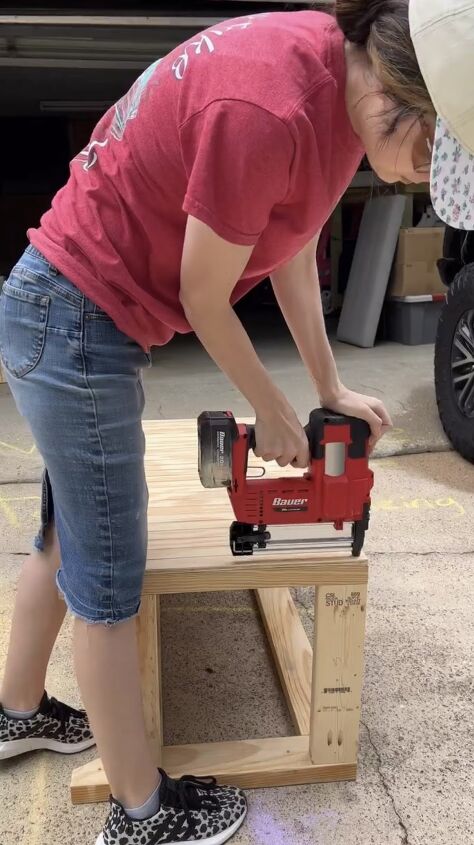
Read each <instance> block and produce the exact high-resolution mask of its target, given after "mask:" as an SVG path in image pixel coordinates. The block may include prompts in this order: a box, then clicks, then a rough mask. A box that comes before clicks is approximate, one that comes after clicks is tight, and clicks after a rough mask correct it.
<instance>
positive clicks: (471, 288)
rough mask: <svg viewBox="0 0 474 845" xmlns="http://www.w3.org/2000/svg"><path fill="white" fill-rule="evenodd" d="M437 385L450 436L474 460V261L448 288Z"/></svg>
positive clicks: (438, 340) (438, 342) (439, 335)
mask: <svg viewBox="0 0 474 845" xmlns="http://www.w3.org/2000/svg"><path fill="white" fill-rule="evenodd" d="M435 386H436V401H437V403H438V410H439V415H440V418H441V422H442V425H443V428H444V430H445V432H446V435H447V437H448V438H449V440H450V441H451V443H452V444H453V446H454V448H455V449H456V451H457V452H459V454H460V455H462V456H463V458H466V460H467V461H470V462H471V463H474V264H469V265H468V266H466V267H464V268H463V269H462V270H461V272H460V273H459V274H458V275H457V276H456V278H455V280H454V282H453V284H452V285H451V287H450V288H449V292H448V296H447V301H446V305H445V306H444V308H443V311H442V312H441V317H440V321H439V325H438V333H437V337H436V346H435Z"/></svg>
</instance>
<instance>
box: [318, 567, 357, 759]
mask: <svg viewBox="0 0 474 845" xmlns="http://www.w3.org/2000/svg"><path fill="white" fill-rule="evenodd" d="M366 605H367V587H366V586H365V585H361V584H357V585H355V586H344V587H341V586H340V585H334V586H321V587H317V588H316V596H315V622H314V648H313V684H312V696H311V726H310V741H309V753H310V757H311V760H312V762H313V763H314V764H318V765H321V764H324V763H325V764H331V763H356V762H357V751H358V743H359V721H360V707H361V694H362V681H363V670H364V634H365V617H366Z"/></svg>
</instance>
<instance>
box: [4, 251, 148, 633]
mask: <svg viewBox="0 0 474 845" xmlns="http://www.w3.org/2000/svg"><path fill="white" fill-rule="evenodd" d="M0 355H1V358H2V361H3V366H4V368H5V370H6V374H7V379H8V383H9V385H10V388H11V391H12V393H13V396H14V398H15V402H16V404H17V407H18V410H19V411H20V413H21V414H22V415H23V416H24V417H25V418H26V420H27V421H28V423H29V426H30V428H31V431H32V434H33V438H34V441H35V443H36V446H37V448H38V450H39V452H40V453H41V455H42V458H43V460H44V464H45V473H44V478H43V489H42V499H41V529H40V533H39V534H38V536H37V538H36V540H35V545H36V547H37V548H38V549H39V550H43V547H44V537H45V531H46V528H47V526H48V524H49V523H51V522H53V521H54V524H55V527H56V530H57V533H58V537H59V544H60V550H61V567H60V570H59V572H58V575H57V581H58V586H59V589H60V591H61V593H62V594H63V596H64V598H65V601H66V603H67V605H68V607H69V609H70V610H71V612H72V613H73V614H74V615H75V616H77V617H79V618H81V619H83V620H85V621H87V622H91V623H95V622H97V623H105V624H113V623H116V622H121V621H123V620H125V619H128V618H130V617H132V616H134V615H135V614H136V613H137V611H138V608H139V605H140V596H141V588H142V581H143V574H144V570H145V562H146V549H147V506H148V491H147V486H146V481H145V472H144V452H145V440H144V435H143V431H142V425H141V417H142V412H143V407H144V395H143V387H142V380H141V372H142V368H144V367H148V366H150V358H149V356H148V355H147V354H146V353H145V352H144V351H143V349H141V347H140V346H139V345H138V344H137V343H136V342H135V341H134V340H132V339H131V338H129V337H127V335H125V334H123V333H122V332H121V331H119V330H118V328H117V327H116V325H115V323H114V322H113V321H112V320H111V319H110V317H108V316H107V314H106V313H105V312H104V311H102V310H101V309H100V308H99V307H98V306H97V305H95V304H94V303H93V302H91V301H90V300H88V299H87V298H86V297H85V296H84V295H83V294H82V293H81V292H80V291H79V290H78V288H76V287H75V286H74V285H73V284H72V283H71V282H70V281H68V279H66V278H65V277H64V276H62V275H61V273H59V272H58V270H57V269H56V268H55V267H54V266H53V265H52V264H50V263H49V262H48V261H47V260H46V259H45V258H44V257H43V256H42V255H41V253H40V252H38V250H36V249H35V248H34V247H31V246H30V247H28V249H27V250H26V252H25V253H24V255H23V257H22V258H21V260H20V261H19V263H18V264H17V265H16V267H15V268H14V269H13V271H12V273H11V276H10V277H9V279H8V281H7V282H6V283H5V284H4V287H3V291H2V295H1V297H0Z"/></svg>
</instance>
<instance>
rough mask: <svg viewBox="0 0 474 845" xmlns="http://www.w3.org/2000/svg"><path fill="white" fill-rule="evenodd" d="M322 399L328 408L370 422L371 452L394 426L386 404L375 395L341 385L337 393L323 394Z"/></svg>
mask: <svg viewBox="0 0 474 845" xmlns="http://www.w3.org/2000/svg"><path fill="white" fill-rule="evenodd" d="M320 399H321V404H322V405H323V406H324V407H325V408H328V410H330V411H335V412H336V413H338V414H345V415H346V416H349V417H358V418H359V419H361V420H365V421H366V422H367V423H368V424H369V426H370V430H371V436H370V440H369V451H370V452H372V451H373V449H374V447H375V444H376V443H377V441H378V440H380V438H381V437H383V435H384V434H385V432H386V431H388V430H389V429H390V428H392V420H391V419H390V415H389V413H388V411H387V409H386V407H385V405H384V404H383V402H382V401H381V400H380V399H376V398H375V397H374V396H364V395H363V394H362V393H355V391H353V390H349V389H348V388H347V387H344V385H341V386H340V388H339V390H338V392H337V393H336V394H334V395H332V396H330V397H328V398H325V397H324V396H321V397H320Z"/></svg>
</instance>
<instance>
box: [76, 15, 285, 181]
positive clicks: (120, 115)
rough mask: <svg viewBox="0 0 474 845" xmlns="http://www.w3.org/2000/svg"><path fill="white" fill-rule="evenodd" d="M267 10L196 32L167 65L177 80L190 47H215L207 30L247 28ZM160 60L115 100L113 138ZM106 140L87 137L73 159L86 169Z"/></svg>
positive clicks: (134, 113)
mask: <svg viewBox="0 0 474 845" xmlns="http://www.w3.org/2000/svg"><path fill="white" fill-rule="evenodd" d="M269 14H270V12H263V13H261V14H259V15H249V16H248V18H247V20H245V21H243V22H242V23H234V24H230V26H227V25H223V26H221V27H220V28H215V29H211V30H210V31H208V32H206V33H203V34H202V35H200V36H198V38H197V40H196V41H191V43H190V44H186V45H185V46H184V47H183V52H182V53H181V55H180V56H178V58H177V59H176V60H175V61H174V62H173V64H172V66H171V70H172V72H173V74H174V76H175V77H176V79H177V80H179V81H181V80H182V79H183V77H184V74H185V73H186V70H187V68H188V66H189V62H190V59H191V58H192V57H193V53H192V52H190V51H191V48H194V55H195V56H200V55H201V54H202V52H203V50H204V51H207V52H208V53H213V52H214V51H215V49H216V47H215V43H214V42H215V40H216V39H215V38H214V39H212V38H211V34H212V35H214V36H216V37H217V38H221V37H222V36H223V35H226V33H228V32H231V31H232V30H234V29H238V30H245V29H248V27H249V26H251V25H252V24H253V22H254V20H255V19H256V18H265V17H267V15H269ZM209 32H210V34H209ZM162 61H164V59H158V60H157V61H156V62H153V64H152V65H150V67H148V68H147V69H146V70H144V71H143V73H142V74H141V76H139V77H138V79H137V80H136V82H135V83H134V85H132V87H131V88H130V90H129V91H128V92H127V93H126V94H125V95H124V96H123V97H122V98H121V99H120V100H119V101H118V102H117V103H116V104H115V106H114V109H115V114H114V118H113V120H112V123H111V125H110V127H109V133H110V135H111V136H112V138H115V140H116V141H121V140H122V139H123V136H124V133H125V129H126V126H127V123H128V122H129V121H130V120H134V118H135V117H136V116H137V114H138V110H139V107H140V102H141V99H142V97H143V94H144V93H145V89H146V88H147V85H148V83H149V81H150V79H151V77H152V76H153V74H154V72H155V70H156V68H157V67H158V65H159V64H160V62H162ZM109 141H110V137H108V138H105V139H104V140H103V141H91V142H90V143H89V144H88V145H87V147H85V148H84V149H83V150H82V151H81V152H80V153H79V154H78V155H77V156H76V157H75V158H74V159H73V161H77V162H79V163H80V164H81V165H82V169H83V170H85V171H87V170H90V169H91V167H94V165H95V164H96V163H97V159H98V153H99V150H100V149H101V148H104V147H106V146H107V145H108V143H109Z"/></svg>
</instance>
